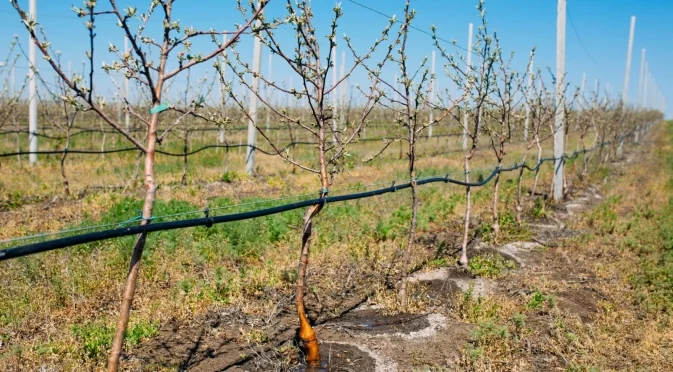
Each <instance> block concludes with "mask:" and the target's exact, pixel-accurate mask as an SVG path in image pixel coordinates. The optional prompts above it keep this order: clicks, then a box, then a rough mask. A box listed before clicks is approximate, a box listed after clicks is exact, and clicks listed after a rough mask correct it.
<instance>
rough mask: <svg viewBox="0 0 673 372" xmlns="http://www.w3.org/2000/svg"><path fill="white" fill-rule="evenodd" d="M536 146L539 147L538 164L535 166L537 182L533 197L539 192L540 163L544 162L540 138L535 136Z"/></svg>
mask: <svg viewBox="0 0 673 372" xmlns="http://www.w3.org/2000/svg"><path fill="white" fill-rule="evenodd" d="M535 144H536V145H537V163H536V164H535V181H533V190H532V191H531V193H530V194H531V196H535V193H536V192H537V181H538V179H539V176H540V161H541V160H542V146H540V138H539V137H538V136H537V135H535Z"/></svg>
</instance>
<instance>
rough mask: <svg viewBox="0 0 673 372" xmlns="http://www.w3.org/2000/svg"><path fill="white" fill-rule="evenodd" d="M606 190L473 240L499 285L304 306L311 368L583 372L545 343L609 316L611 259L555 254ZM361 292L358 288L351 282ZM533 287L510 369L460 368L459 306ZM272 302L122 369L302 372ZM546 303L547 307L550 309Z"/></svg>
mask: <svg viewBox="0 0 673 372" xmlns="http://www.w3.org/2000/svg"><path fill="white" fill-rule="evenodd" d="M644 156H645V155H644V154H643V153H642V152H641V153H633V154H631V155H629V157H628V158H627V159H626V160H625V161H624V162H622V163H618V164H614V165H613V167H615V168H616V169H618V170H621V171H617V172H615V174H617V175H616V176H615V177H616V178H619V177H622V178H623V177H624V174H625V173H627V172H628V171H629V169H631V168H632V167H637V166H638V164H640V163H641V162H643V161H645V160H646V159H644V158H643V157H644ZM620 174H621V176H620ZM607 182H620V181H619V180H618V179H612V180H607V179H606V180H604V183H602V184H598V183H594V184H583V185H582V184H578V186H576V187H572V188H571V192H570V193H569V194H568V195H567V198H566V201H564V202H563V203H562V204H560V205H556V206H554V208H553V210H552V211H551V213H550V214H548V215H547V216H545V217H543V218H537V219H533V218H530V219H529V220H528V221H526V223H527V224H528V225H529V227H530V229H531V231H532V232H533V234H532V235H533V236H532V238H531V239H529V240H528V241H522V242H513V243H509V244H504V245H497V244H496V245H494V244H491V243H483V242H480V241H479V239H475V241H473V243H472V246H473V248H474V249H472V251H471V255H472V256H475V255H484V254H489V255H491V256H492V255H500V256H501V257H502V258H503V259H504V260H508V261H513V262H514V265H513V266H512V268H511V269H509V270H508V271H507V273H506V274H505V275H504V276H502V277H498V278H491V279H489V278H481V277H475V276H474V275H472V274H471V273H469V272H467V271H466V270H464V269H461V268H459V267H456V266H453V265H450V264H449V265H444V266H442V267H438V268H428V267H425V268H421V269H420V270H418V271H416V272H415V273H413V274H412V276H411V277H410V279H409V280H410V283H411V286H412V292H413V293H412V297H413V298H414V299H415V301H420V302H421V303H423V304H424V306H423V308H424V311H422V312H419V313H415V314H399V313H390V312H389V311H386V310H385V306H382V305H381V304H378V303H377V301H376V297H375V296H373V293H368V292H367V291H362V290H360V291H353V292H352V293H334V294H331V295H327V296H325V295H323V298H321V299H320V301H318V303H320V304H321V306H320V309H315V308H310V309H309V313H310V315H311V316H312V318H313V321H314V326H315V329H316V332H317V333H318V335H319V339H320V342H321V351H322V356H323V367H322V368H321V369H320V370H321V371H363V372H364V371H372V372H383V371H440V370H442V371H443V370H473V369H474V370H482V369H483V370H536V371H549V370H584V369H573V368H575V367H574V365H573V364H572V363H570V362H569V361H568V359H567V357H566V356H565V355H564V352H562V351H561V350H559V349H558V348H557V346H556V345H555V342H551V341H550V340H551V339H553V338H554V333H555V332H558V328H559V326H558V324H557V323H558V322H559V319H574V320H576V321H577V322H578V323H577V324H579V326H580V327H581V326H585V327H589V328H591V327H592V325H593V324H594V322H596V321H597V319H598V318H603V317H604V316H605V309H606V308H609V306H607V305H606V304H610V306H619V304H615V303H614V302H615V301H616V299H613V298H611V296H610V294H608V293H606V292H605V290H604V289H603V286H602V283H604V282H605V281H608V280H610V279H609V278H601V277H599V276H598V275H597V274H596V265H597V262H598V263H600V262H603V260H608V261H609V260H610V259H611V257H610V256H609V255H608V256H603V257H601V256H600V255H599V256H598V257H596V255H597V254H598V253H597V251H596V252H592V251H590V250H589V251H581V250H580V251H571V250H572V249H573V248H571V247H569V246H567V245H566V242H568V239H573V238H577V237H579V236H582V235H584V236H586V235H589V236H590V235H591V234H592V231H591V230H590V229H586V228H585V227H584V226H582V224H578V223H577V222H578V221H580V220H581V219H582V216H583V215H584V214H585V213H587V212H590V211H591V210H592V209H593V208H594V207H595V206H596V205H599V204H600V203H602V202H603V201H604V200H605V195H604V194H603V193H602V188H604V186H605V183H607ZM420 240H421V241H422V243H423V244H424V245H425V246H426V249H433V248H436V247H437V245H440V244H447V242H455V241H457V239H456V237H454V236H446V235H444V236H442V235H441V234H437V235H435V236H425V237H422V238H421V239H420ZM449 245H450V247H449V249H447V251H451V249H454V248H456V247H455V246H454V244H453V243H449ZM531 282H534V283H536V284H535V285H534V286H533V285H531ZM363 287H366V283H357V285H354V288H363ZM532 287H537V288H543V289H544V297H545V298H546V299H548V302H549V304H548V305H543V306H540V307H539V309H536V308H535V306H536V305H535V304H534V303H533V305H531V303H532V302H528V307H529V310H528V312H527V315H526V321H525V323H526V325H525V327H523V328H525V330H524V331H521V332H522V334H524V333H525V334H526V335H527V336H525V337H524V336H520V337H521V339H524V338H525V340H526V341H525V343H524V344H521V345H519V346H520V347H521V350H519V351H518V352H517V353H516V354H517V357H518V361H517V362H512V361H503V362H502V363H503V364H502V365H498V361H497V360H491V361H490V362H489V363H488V364H486V365H485V364H481V365H479V364H478V363H476V364H475V363H473V362H470V361H469V360H466V359H467V358H469V356H468V354H469V352H466V350H468V351H469V350H477V349H475V348H476V347H477V346H478V345H479V343H480V342H481V341H480V340H479V337H480V336H479V331H478V328H480V327H481V328H483V325H481V326H479V325H478V324H475V322H471V321H470V319H469V316H465V315H459V314H460V313H462V314H464V313H465V308H466V306H468V305H469V303H472V305H469V306H472V307H474V303H478V304H482V301H485V303H488V301H490V300H489V299H492V300H493V301H496V302H497V301H501V302H502V303H507V301H514V302H517V301H519V303H520V302H521V301H522V300H523V301H524V302H525V300H526V299H528V298H531V294H532V290H531V288H532ZM466 292H467V293H469V295H468V296H467V297H466ZM283 296H284V297H283V298H279V299H278V305H277V311H276V312H275V313H273V314H269V315H268V316H250V315H243V313H242V312H240V311H238V310H237V309H233V308H223V309H220V310H217V311H213V312H210V313H208V314H207V315H206V316H205V317H202V318H199V319H195V320H194V321H193V322H191V323H189V324H168V325H165V326H163V327H162V328H161V330H160V333H159V335H158V336H157V337H154V338H153V339H152V340H150V341H147V342H145V343H143V344H142V345H141V347H140V348H138V349H136V350H135V351H134V352H133V353H132V354H131V355H126V356H125V361H124V363H125V364H126V365H132V366H134V368H138V369H139V370H163V369H178V370H190V371H225V370H227V371H272V370H278V371H282V370H287V371H304V370H306V368H305V367H304V366H302V364H301V361H302V356H301V352H302V351H301V348H300V347H299V346H298V344H297V342H296V331H297V322H296V317H295V313H294V307H293V302H292V295H291V294H289V293H286V294H284V295H283ZM468 297H469V298H468ZM533 298H534V297H533ZM549 299H554V301H553V304H552V303H551V300H549ZM475 301H476V302H475ZM530 301H533V300H530ZM311 302H312V303H314V304H315V303H316V302H313V301H311ZM309 307H310V306H309ZM325 309H329V310H327V311H326V310H325ZM531 309H532V310H531ZM468 312H469V311H468ZM466 318H467V319H466ZM601 321H602V320H601ZM568 337H570V336H568ZM496 344H497V343H496ZM482 346H483V345H482ZM487 349H488V348H487ZM669 350H670V349H669ZM622 368H624V367H622ZM622 368H619V367H617V368H615V369H616V370H619V369H622ZM626 368H627V369H628V367H626Z"/></svg>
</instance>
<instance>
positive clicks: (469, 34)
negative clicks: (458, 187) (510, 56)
mask: <svg viewBox="0 0 673 372" xmlns="http://www.w3.org/2000/svg"><path fill="white" fill-rule="evenodd" d="M473 27H474V25H473V24H472V23H470V24H469V26H468V27H467V73H468V74H471V70H472V34H473ZM468 86H469V85H468ZM470 89H471V88H468V90H470ZM467 93H468V94H470V92H467ZM469 125H470V122H469V118H468V113H467V110H465V114H464V115H463V127H464V128H463V150H467V132H468V130H469Z"/></svg>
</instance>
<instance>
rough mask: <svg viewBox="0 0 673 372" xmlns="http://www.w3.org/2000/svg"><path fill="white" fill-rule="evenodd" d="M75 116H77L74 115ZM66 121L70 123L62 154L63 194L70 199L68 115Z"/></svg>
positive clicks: (68, 130) (68, 131)
mask: <svg viewBox="0 0 673 372" xmlns="http://www.w3.org/2000/svg"><path fill="white" fill-rule="evenodd" d="M73 115H76V113H75V114H73ZM66 120H67V121H68V122H67V123H66V125H67V126H68V127H67V128H66V134H65V147H64V148H63V154H61V177H62V178H63V192H64V193H65V196H66V197H68V196H70V184H69V183H68V177H67V176H66V174H65V158H66V157H67V156H68V149H69V148H70V125H71V123H70V119H69V118H67V115H66Z"/></svg>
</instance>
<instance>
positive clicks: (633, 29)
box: [622, 16, 636, 105]
mask: <svg viewBox="0 0 673 372" xmlns="http://www.w3.org/2000/svg"><path fill="white" fill-rule="evenodd" d="M635 32H636V17H635V16H632V17H631V28H630V30H629V46H628V50H627V52H626V72H625V73H624V90H623V91H622V101H623V102H622V103H623V104H624V105H626V102H627V101H628V100H629V81H630V79H631V57H632V55H633V36H634V34H635Z"/></svg>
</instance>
